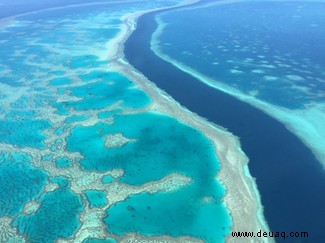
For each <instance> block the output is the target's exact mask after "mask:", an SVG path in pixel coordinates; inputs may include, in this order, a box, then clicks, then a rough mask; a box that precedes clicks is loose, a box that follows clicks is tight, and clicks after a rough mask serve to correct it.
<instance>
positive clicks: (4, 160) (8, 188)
mask: <svg viewBox="0 0 325 243" xmlns="http://www.w3.org/2000/svg"><path fill="white" fill-rule="evenodd" d="M30 160H31V158H30V157H29V156H28V155H26V154H24V153H7V152H1V153H0V181H1V188H2V189H1V190H0V205H1V207H0V217H2V216H16V215H17V214H19V213H20V212H21V211H22V209H23V207H24V205H25V203H27V202H29V201H31V200H33V199H35V198H36V197H37V196H38V195H39V194H40V193H41V192H42V191H43V189H44V186H45V185H46V184H47V181H46V180H47V176H48V175H47V174H46V173H45V172H44V171H42V170H40V169H37V168H35V167H33V166H31V165H30V164H29V162H30Z"/></svg>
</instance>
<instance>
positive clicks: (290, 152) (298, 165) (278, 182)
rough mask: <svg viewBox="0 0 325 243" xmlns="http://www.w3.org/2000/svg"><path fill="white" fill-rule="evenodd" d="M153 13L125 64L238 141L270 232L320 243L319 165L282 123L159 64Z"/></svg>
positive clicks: (324, 211) (323, 184) (323, 214)
mask: <svg viewBox="0 0 325 243" xmlns="http://www.w3.org/2000/svg"><path fill="white" fill-rule="evenodd" d="M157 13H158V12H156V13H150V14H146V15H144V16H142V17H140V18H139V20H138V25H137V29H136V31H134V32H133V34H132V35H131V36H130V38H129V39H128V40H127V42H126V44H125V55H126V58H127V60H128V61H129V62H130V63H131V64H132V65H133V66H134V67H135V68H137V69H138V70H139V71H141V72H142V73H143V74H144V75H145V76H146V77H148V78H149V79H150V80H151V81H153V82H154V83H155V84H156V85H157V86H158V87H160V88H161V89H163V90H165V91H166V92H167V93H169V94H170V95H171V96H172V97H173V98H174V99H175V100H177V101H178V102H180V103H181V104H182V105H183V106H185V107H187V108H188V109H190V110H191V111H193V112H196V113H198V114H199V115H201V116H203V117H206V118H208V119H209V120H210V121H213V122H215V123H216V124H219V125H222V126H224V127H226V128H228V129H229V130H230V131H231V132H233V133H234V134H235V135H237V136H239V137H240V141H241V144H242V148H243V150H244V152H245V153H246V154H247V156H248V157H249V159H250V163H249V168H250V171H251V174H252V175H253V176H254V177H256V182H257V185H258V189H259V191H260V193H261V196H262V204H263V206H264V213H265V216H266V219H267V221H268V224H269V226H270V228H271V230H272V231H280V232H283V231H286V232H287V233H290V232H297V231H307V232H308V233H309V238H307V239H301V238H298V239H295V238H291V239H289V238H288V239H286V240H285V242H321V241H322V239H325V231H324V228H325V224H324V218H325V207H324V205H325V193H324V188H325V174H324V171H323V168H322V167H321V165H320V163H319V162H318V161H317V160H316V159H315V157H314V156H313V154H312V153H311V151H310V150H309V149H308V148H307V147H306V146H305V145H304V144H303V143H302V142H301V141H300V140H299V139H298V138H297V137H295V136H294V135H293V134H291V133H290V132H289V131H288V130H287V129H286V128H285V127H284V125H282V124H281V123H279V122H277V121H276V120H274V119H273V118H271V117H269V116H267V115H266V114H264V113H263V112H261V111H259V110H257V109H255V108H253V107H252V106H250V105H248V104H246V103H243V102H240V101H239V100H237V99H235V98H233V97H231V96H229V95H227V94H225V93H223V92H220V91H218V90H216V89H213V88H210V87H208V86H206V85H205V84H203V83H201V82H200V81H199V80H197V79H196V78H194V77H192V76H190V75H189V74H187V73H184V72H182V71H180V70H178V69H177V68H176V67H174V66H172V65H171V64H169V63H167V62H165V61H163V60H162V59H160V58H158V57H157V56H156V55H155V54H154V53H153V52H152V51H151V49H150V40H151V35H152V33H153V32H154V31H155V29H156V27H157V23H156V22H155V20H154V18H155V15H156V14H157ZM276 240H277V241H282V239H280V238H278V239H276Z"/></svg>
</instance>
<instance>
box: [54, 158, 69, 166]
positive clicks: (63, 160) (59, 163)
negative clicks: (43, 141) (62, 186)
mask: <svg viewBox="0 0 325 243" xmlns="http://www.w3.org/2000/svg"><path fill="white" fill-rule="evenodd" d="M55 162H56V166H57V167H60V168H66V167H70V166H72V161H71V160H70V159H68V158H58V159H56V161H55Z"/></svg>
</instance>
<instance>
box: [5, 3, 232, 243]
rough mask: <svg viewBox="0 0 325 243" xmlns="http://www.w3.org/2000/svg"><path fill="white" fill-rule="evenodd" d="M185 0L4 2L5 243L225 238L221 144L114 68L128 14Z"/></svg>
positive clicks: (228, 223)
mask: <svg viewBox="0 0 325 243" xmlns="http://www.w3.org/2000/svg"><path fill="white" fill-rule="evenodd" d="M177 3H179V1H172V0H171V1H123V3H121V1H98V2H96V3H93V2H89V1H88V2H87V1H77V0H76V1H72V0H71V1H68V2H66V1H55V2H53V1H44V2H42V3H39V4H38V3H36V2H35V3H34V2H33V3H30V4H29V3H28V4H27V3H26V2H25V1H17V2H15V1H11V2H7V1H2V0H1V1H0V8H1V12H0V17H1V19H0V24H1V25H0V26H1V27H0V135H1V136H0V242H15V243H16V242H35V243H41V242H46V243H50V242H57V241H58V240H60V241H61V242H88V243H89V242H119V241H121V240H128V239H129V237H131V234H136V236H137V237H140V240H142V241H143V240H144V239H148V238H145V237H152V236H157V237H166V236H168V237H182V236H185V237H193V238H197V239H201V240H204V241H206V242H223V241H224V240H225V237H226V236H227V235H229V234H230V232H231V227H232V224H233V222H232V218H231V215H230V212H229V210H228V209H227V207H226V205H225V204H224V202H223V197H224V196H225V194H226V190H225V187H224V185H222V184H221V182H219V181H218V180H217V179H216V175H217V173H218V171H219V170H220V162H219V160H218V158H217V157H216V151H215V147H214V145H213V143H212V142H211V141H210V140H209V139H208V138H206V137H205V136H204V135H203V134H202V133H201V132H200V131H198V130H197V129H195V128H193V127H190V126H188V125H186V124H184V123H181V122H180V121H179V120H177V119H176V118H174V117H169V116H167V115H164V114H160V113H153V112H148V111H147V107H148V106H149V105H150V104H151V102H152V100H151V97H149V96H148V95H147V94H146V93H145V92H144V91H142V90H140V89H139V88H138V87H137V86H136V85H135V83H134V82H133V81H132V80H130V79H129V78H127V77H125V76H124V75H122V74H121V73H116V72H112V71H110V70H109V66H110V60H107V59H106V55H107V52H109V51H112V50H107V49H106V46H107V42H108V41H110V40H112V39H113V38H114V37H115V36H116V34H117V33H118V32H119V31H120V28H121V23H122V20H121V17H122V16H123V15H125V14H127V13H132V12H136V11H139V10H148V9H154V8H159V7H165V6H171V5H175V4H177Z"/></svg>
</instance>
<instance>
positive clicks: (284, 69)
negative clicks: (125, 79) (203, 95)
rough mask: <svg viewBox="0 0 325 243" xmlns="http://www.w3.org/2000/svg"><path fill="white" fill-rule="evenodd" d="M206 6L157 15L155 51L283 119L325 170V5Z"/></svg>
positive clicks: (248, 3)
mask: <svg viewBox="0 0 325 243" xmlns="http://www.w3.org/2000/svg"><path fill="white" fill-rule="evenodd" d="M208 3H209V4H207V5H206V7H200V8H195V7H194V8H189V9H187V10H180V11H169V12H168V14H162V15H160V16H157V20H158V22H159V23H160V25H159V28H158V29H157V31H156V32H155V35H154V37H153V41H152V49H153V50H154V51H155V53H157V54H158V55H159V56H161V57H163V58H164V59H165V60H169V61H170V62H172V63H173V64H174V65H177V66H178V67H180V68H181V69H182V70H184V71H187V72H190V73H192V74H195V75H196V76H197V77H198V78H199V79H200V80H201V81H202V82H205V83H206V84H207V85H209V86H211V87H214V88H217V89H219V90H223V91H224V92H227V93H228V94H231V95H233V96H234V97H236V98H238V99H240V100H242V101H244V102H248V103H250V104H251V105H253V106H255V107H257V108H259V109H262V110H263V111H264V112H266V113H268V114H269V115H271V116H273V117H275V118H276V119H277V120H280V121H281V122H283V123H285V124H286V125H287V127H288V128H289V129H290V130H291V131H292V132H293V133H295V134H296V135H297V136H298V137H300V139H301V140H302V141H304V143H305V144H306V145H307V146H309V147H310V148H311V149H312V151H313V152H314V153H315V155H316V156H317V158H318V160H319V161H320V162H321V163H322V164H323V166H324V168H325V149H324V148H325V129H324V128H323V126H324V124H325V72H324V66H325V52H324V50H325V44H324V43H325V28H324V26H325V11H324V9H325V2H324V1H312V2H310V1H233V2H227V1H220V2H216V3H215V4H213V1H208ZM234 16H235V17H234ZM176 30H177V31H176ZM175 43H177V44H175Z"/></svg>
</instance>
